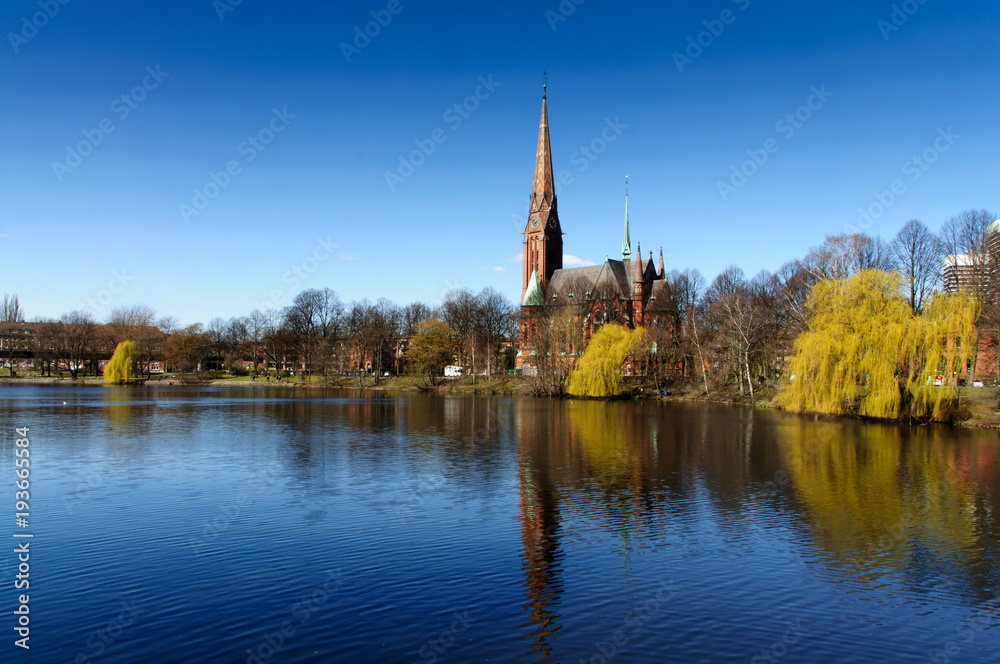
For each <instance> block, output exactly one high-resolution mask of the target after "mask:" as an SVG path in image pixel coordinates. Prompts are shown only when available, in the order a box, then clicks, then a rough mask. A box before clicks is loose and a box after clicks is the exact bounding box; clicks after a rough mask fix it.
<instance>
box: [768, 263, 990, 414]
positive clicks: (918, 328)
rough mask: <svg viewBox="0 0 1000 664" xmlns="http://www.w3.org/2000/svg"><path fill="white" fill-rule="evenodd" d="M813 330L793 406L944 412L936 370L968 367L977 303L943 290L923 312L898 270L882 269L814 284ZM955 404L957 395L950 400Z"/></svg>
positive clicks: (803, 347) (786, 400)
mask: <svg viewBox="0 0 1000 664" xmlns="http://www.w3.org/2000/svg"><path fill="white" fill-rule="evenodd" d="M806 309H807V317H808V328H807V329H806V330H805V331H804V332H803V333H802V334H800V335H799V337H798V338H797V339H796V340H795V350H794V356H793V358H792V360H791V362H790V365H789V373H790V374H791V375H792V381H791V383H790V384H789V385H788V386H787V387H786V388H785V389H784V390H783V391H782V394H781V396H780V398H779V399H780V402H781V403H782V404H783V405H784V406H785V407H786V408H788V409H789V410H795V411H811V412H819V413H845V412H847V413H857V414H859V415H863V416H866V417H878V418H886V419H896V418H899V417H902V416H903V415H907V414H908V415H910V416H913V417H918V418H926V417H934V418H937V417H940V416H941V415H942V406H943V404H944V402H945V396H947V395H946V394H945V393H946V390H945V389H943V387H936V386H935V385H934V379H933V377H934V375H936V374H938V373H946V375H948V376H949V377H950V376H951V375H952V372H955V374H956V376H957V375H961V374H963V373H965V371H966V366H967V361H968V359H969V357H970V355H971V353H972V352H973V351H974V349H975V319H976V315H977V311H976V307H975V305H974V303H973V301H972V300H971V299H969V298H968V297H967V296H964V295H939V296H937V297H935V298H934V300H933V302H932V303H931V305H930V306H929V307H927V309H926V311H925V312H924V313H923V314H922V315H920V316H916V315H914V314H913V312H912V310H911V309H910V307H909V306H908V305H907V303H906V301H905V300H904V299H903V298H902V297H900V295H899V276H898V275H897V274H895V273H888V272H881V271H878V270H865V271H862V272H858V273H857V274H855V275H854V276H852V277H850V278H848V279H840V280H824V281H820V282H818V283H817V284H816V285H815V286H813V289H812V292H811V293H810V295H809V299H808V301H807V304H806ZM948 402H949V403H950V398H949V399H948Z"/></svg>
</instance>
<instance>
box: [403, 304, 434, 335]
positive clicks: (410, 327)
mask: <svg viewBox="0 0 1000 664" xmlns="http://www.w3.org/2000/svg"><path fill="white" fill-rule="evenodd" d="M433 315H434V312H433V311H431V308H430V307H428V306H427V305H426V304H424V303H423V302H411V303H410V304H408V305H406V306H405V307H403V309H402V311H401V316H402V318H401V325H402V329H401V330H400V333H401V334H402V336H404V337H412V336H414V335H416V333H417V325H419V324H420V323H422V322H424V321H425V320H430V319H431V318H432V317H433Z"/></svg>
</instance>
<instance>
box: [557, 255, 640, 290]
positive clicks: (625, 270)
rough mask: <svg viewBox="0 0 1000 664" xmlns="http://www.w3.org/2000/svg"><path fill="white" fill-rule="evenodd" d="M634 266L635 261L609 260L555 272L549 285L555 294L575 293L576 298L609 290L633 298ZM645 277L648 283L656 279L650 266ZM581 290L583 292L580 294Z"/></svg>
mask: <svg viewBox="0 0 1000 664" xmlns="http://www.w3.org/2000/svg"><path fill="white" fill-rule="evenodd" d="M643 262H645V261H643ZM634 265H635V264H634V262H633V261H619V260H615V259H613V258H609V259H608V260H606V261H604V263H602V264H601V265H588V266H587V267H573V268H564V269H562V270H556V271H555V273H554V274H553V275H552V279H551V281H550V282H549V284H550V287H551V289H552V290H553V291H554V292H556V293H560V294H568V293H573V294H574V296H579V295H584V294H586V292H587V291H592V290H595V289H601V290H605V289H609V290H611V291H613V292H615V293H616V294H617V295H618V296H620V297H626V298H631V297H632V279H633V277H632V276H631V275H634V270H635V267H634ZM644 277H645V280H648V281H651V280H652V279H653V278H655V275H654V274H653V273H651V272H650V271H649V266H646V267H645V269H644ZM581 288H582V289H583V292H578V291H580V289H581Z"/></svg>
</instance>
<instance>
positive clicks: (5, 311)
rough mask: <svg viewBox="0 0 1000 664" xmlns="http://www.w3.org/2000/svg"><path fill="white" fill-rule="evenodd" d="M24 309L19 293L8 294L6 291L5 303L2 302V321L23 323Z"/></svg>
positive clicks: (0, 305) (0, 320)
mask: <svg viewBox="0 0 1000 664" xmlns="http://www.w3.org/2000/svg"><path fill="white" fill-rule="evenodd" d="M23 322H24V309H22V308H21V302H20V300H18V299H17V293H14V294H13V295H8V294H6V293H4V296H3V303H2V304H0V323H23Z"/></svg>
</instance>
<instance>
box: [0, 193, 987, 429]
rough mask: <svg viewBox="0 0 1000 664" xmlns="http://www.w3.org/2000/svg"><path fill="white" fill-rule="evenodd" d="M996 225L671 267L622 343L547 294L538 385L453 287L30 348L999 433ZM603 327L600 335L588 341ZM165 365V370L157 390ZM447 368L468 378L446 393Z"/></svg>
mask: <svg viewBox="0 0 1000 664" xmlns="http://www.w3.org/2000/svg"><path fill="white" fill-rule="evenodd" d="M994 219H996V215H995V214H994V213H992V212H989V211H986V210H969V211H966V212H963V213H961V214H959V215H957V216H955V217H953V218H952V219H949V220H948V221H947V222H946V223H945V224H944V225H943V226H942V228H941V230H940V232H939V233H937V234H935V233H933V232H931V231H930V230H929V229H928V228H927V227H926V226H924V225H923V224H922V223H921V222H919V221H916V220H913V221H910V222H908V223H907V224H906V225H905V226H904V227H903V229H901V230H900V232H899V233H898V234H897V235H896V237H895V238H894V239H893V240H892V241H890V242H886V241H883V240H882V239H880V238H877V237H870V236H867V235H864V234H854V235H838V236H832V237H828V238H826V240H825V241H824V242H823V243H822V244H821V245H819V246H817V247H814V248H813V249H811V250H810V251H809V253H808V254H807V255H806V256H805V257H804V258H802V259H801V260H793V261H790V262H788V263H786V264H785V265H783V266H782V267H781V268H779V269H778V270H777V271H776V272H774V273H771V272H766V271H763V272H760V273H758V274H757V275H755V276H753V277H747V276H746V275H745V274H744V273H743V271H742V270H741V269H740V268H738V267H736V266H730V267H728V268H726V269H725V270H723V271H722V272H721V273H720V274H719V275H718V276H716V278H715V279H714V280H713V281H712V282H711V283H707V282H706V281H705V279H704V278H703V277H702V275H701V274H700V273H699V272H698V271H697V270H685V271H677V270H674V271H671V272H668V273H666V274H665V275H663V276H664V279H665V280H666V282H667V284H668V285H669V287H670V293H671V297H670V298H669V300H670V301H669V302H657V303H656V306H655V307H654V306H651V307H648V308H647V309H648V312H647V313H648V314H650V315H651V316H652V318H653V320H652V321H651V322H650V323H651V324H650V326H649V327H648V328H647V329H646V330H645V331H638V332H631V333H630V332H629V331H628V328H629V327H631V322H630V320H629V318H628V314H627V312H625V311H624V310H622V308H621V307H620V306H616V305H618V304H619V303H618V302H617V298H616V297H614V298H613V297H611V296H608V297H607V298H605V299H606V300H607V301H605V299H602V297H603V296H602V291H601V290H600V289H595V290H594V291H593V292H588V295H590V296H591V297H590V298H589V299H588V298H577V301H576V302H573V303H572V304H562V305H560V306H557V305H556V304H553V302H555V301H556V299H557V298H556V297H555V296H554V294H552V293H548V292H546V293H545V296H544V298H543V300H544V301H545V302H546V304H545V305H544V307H543V308H542V309H540V312H541V317H540V319H539V320H534V319H532V320H527V321H525V325H526V326H527V327H528V328H530V329H531V330H532V332H531V335H532V341H531V343H532V348H531V349H530V350H531V356H530V358H529V357H525V358H523V359H524V360H525V363H526V364H531V365H533V366H532V369H533V370H532V371H530V372H526V373H525V375H523V376H522V375H518V376H516V377H515V376H510V375H508V374H509V373H511V372H513V370H514V367H515V360H516V357H515V356H516V355H517V352H518V334H519V325H520V321H519V314H520V311H519V308H518V307H517V306H516V305H515V304H514V303H512V302H511V301H510V300H508V299H507V298H506V297H504V296H503V295H502V294H500V293H499V292H497V291H496V290H494V289H491V288H487V289H484V290H483V291H482V292H480V293H473V292H471V291H468V290H465V289H459V290H455V291H452V292H450V293H448V294H447V295H446V296H445V298H444V300H443V302H442V303H441V304H440V305H439V306H437V307H431V306H428V305H426V304H423V303H421V302H415V303H412V304H409V305H406V306H402V307H401V306H397V305H395V304H394V303H392V302H391V301H389V300H387V299H385V298H381V299H379V300H378V301H376V302H370V301H368V300H363V301H361V302H353V303H350V304H349V305H345V304H344V303H342V302H341V300H340V299H339V297H338V296H337V294H336V292H334V291H333V290H331V289H330V288H322V289H309V290H305V291H302V292H300V293H299V294H298V295H297V296H296V297H295V298H294V301H293V303H292V304H291V305H290V306H288V307H284V308H274V309H270V310H267V311H259V310H255V311H253V312H251V313H250V314H249V315H248V316H241V317H234V318H231V319H229V320H223V319H221V318H216V319H213V320H212V321H210V322H209V324H208V326H207V327H202V326H201V325H200V324H194V325H189V326H187V327H181V326H180V324H179V323H178V322H177V320H176V319H175V318H173V317H170V316H167V317H161V318H157V317H156V315H155V314H154V312H153V310H152V309H150V308H149V307H146V306H142V305H133V306H120V307H116V308H115V309H113V310H112V312H111V314H110V315H109V317H108V319H107V321H106V322H105V323H103V324H98V323H97V322H96V321H95V320H94V319H93V316H91V315H90V314H88V313H86V312H71V313H69V314H66V315H64V316H62V317H61V318H60V319H59V320H58V321H48V322H40V323H38V324H36V325H37V328H36V329H35V331H34V336H33V337H32V339H31V341H30V344H33V345H32V346H31V348H33V349H34V350H33V351H30V352H33V357H34V360H33V361H34V363H35V367H36V371H35V373H36V374H41V375H48V376H49V377H51V376H52V369H53V366H55V367H56V368H57V369H60V368H66V367H68V369H67V370H66V371H65V373H68V374H69V377H71V378H72V379H73V380H77V379H81V380H86V377H87V375H88V374H90V375H93V376H94V377H99V371H98V370H97V365H98V359H97V358H98V356H99V354H100V353H102V352H103V353H105V354H104V355H103V357H104V358H107V357H109V355H110V349H113V348H116V347H119V348H121V346H120V344H122V343H123V342H131V352H132V355H131V356H132V357H133V361H132V367H131V370H130V371H124V370H123V367H122V366H121V364H120V362H119V366H117V367H116V368H115V369H113V370H112V372H111V374H109V377H108V380H109V381H111V382H129V381H130V380H132V379H133V378H135V377H144V378H145V379H146V380H152V379H154V378H156V379H158V380H164V381H167V382H178V383H184V384H207V383H210V382H213V381H229V382H234V383H240V382H251V383H263V384H272V383H275V384H281V385H296V386H304V387H313V386H322V387H334V388H341V387H347V388H358V389H376V388H377V389H404V390H423V391H439V392H466V391H468V392H472V393H477V394H478V393H494V394H521V395H531V396H565V395H571V396H587V397H600V398H609V397H610V398H616V397H626V398H628V397H647V398H648V397H651V396H657V397H660V396H663V397H668V398H691V399H702V400H717V401H726V402H736V403H746V404H749V405H755V406H756V405H763V406H770V407H780V408H785V409H788V410H793V411H798V412H816V413H825V414H846V415H852V416H862V417H873V418H886V419H916V420H920V421H929V420H937V421H975V422H978V423H992V421H993V418H994V417H995V413H996V409H995V408H994V406H995V405H996V394H995V389H994V388H992V387H986V388H983V387H982V383H978V382H976V381H974V379H975V378H977V377H982V376H983V373H984V370H985V369H986V366H985V365H982V366H979V365H977V362H978V361H979V359H980V358H981V357H986V358H987V359H988V358H989V355H990V354H991V353H992V354H993V356H994V359H993V360H992V365H991V366H990V368H989V371H990V372H994V371H995V372H996V375H995V376H991V377H989V378H987V381H988V382H990V383H993V384H994V385H996V384H997V383H1000V364H998V363H997V362H996V361H995V356H996V354H997V352H998V351H1000V333H998V331H1000V270H996V269H994V266H996V265H998V264H1000V255H995V254H997V252H998V251H1000V242H998V241H997V240H998V238H1000V235H998V234H997V233H996V228H995V225H994V224H993V220H994ZM959 254H960V255H961V256H960V257H961V258H962V259H963V266H964V268H963V269H965V273H963V274H964V277H962V281H961V283H959V284H958V285H959V286H961V288H960V289H959V291H960V292H959V293H957V294H950V295H946V294H944V293H943V292H942V291H943V285H944V284H943V275H942V272H941V265H942V258H943V257H945V256H952V257H954V256H956V255H959ZM956 264H957V263H956ZM555 295H557V294H555ZM661 299H663V298H661ZM533 316H534V314H533ZM595 319H597V320H603V321H604V322H603V325H601V326H595V325H590V326H589V327H588V324H587V323H586V321H587V320H591V321H592V320H595ZM24 320H25V318H24V312H23V310H22V309H21V306H20V303H19V301H18V300H17V297H16V296H5V297H4V300H3V305H2V308H0V341H2V342H3V348H4V354H5V355H4V360H5V363H6V364H7V365H8V366H9V367H10V366H14V355H13V352H14V351H13V349H15V348H18V344H21V348H22V349H24V348H25V343H26V342H25V340H24V337H23V336H20V337H19V336H18V335H19V334H22V335H23V329H22V328H19V327H18V324H19V323H18V322H19V321H24ZM657 321H659V324H657ZM663 321H666V322H667V324H666V325H664V324H663ZM594 328H596V332H594V334H593V337H592V338H590V339H588V338H587V334H588V332H589V330H593V329H594ZM588 342H589V343H588ZM580 350H583V353H582V354H581V355H579V356H577V355H576V353H575V352H574V351H580ZM154 360H155V361H157V362H160V363H161V364H164V365H165V368H166V370H167V373H164V374H161V375H160V376H158V377H157V376H156V375H155V374H154V373H153V371H152V370H151V366H152V363H153V362H154ZM574 360H575V365H576V366H575V370H574ZM450 364H455V365H458V366H460V367H462V368H463V369H464V372H465V375H466V377H465V378H462V379H457V380H456V379H445V378H444V376H443V373H444V371H443V370H444V367H445V366H446V365H450ZM38 369H41V371H40V372H39V371H38ZM7 371H8V373H9V369H8V370H7ZM21 371H22V375H21V376H20V377H22V378H23V377H25V374H24V372H23V371H24V370H21ZM58 373H59V375H60V376H61V375H62V373H63V372H62V371H59V372H58ZM0 375H2V374H0ZM29 375H30V373H29ZM973 385H975V387H973ZM969 388H971V389H969Z"/></svg>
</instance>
